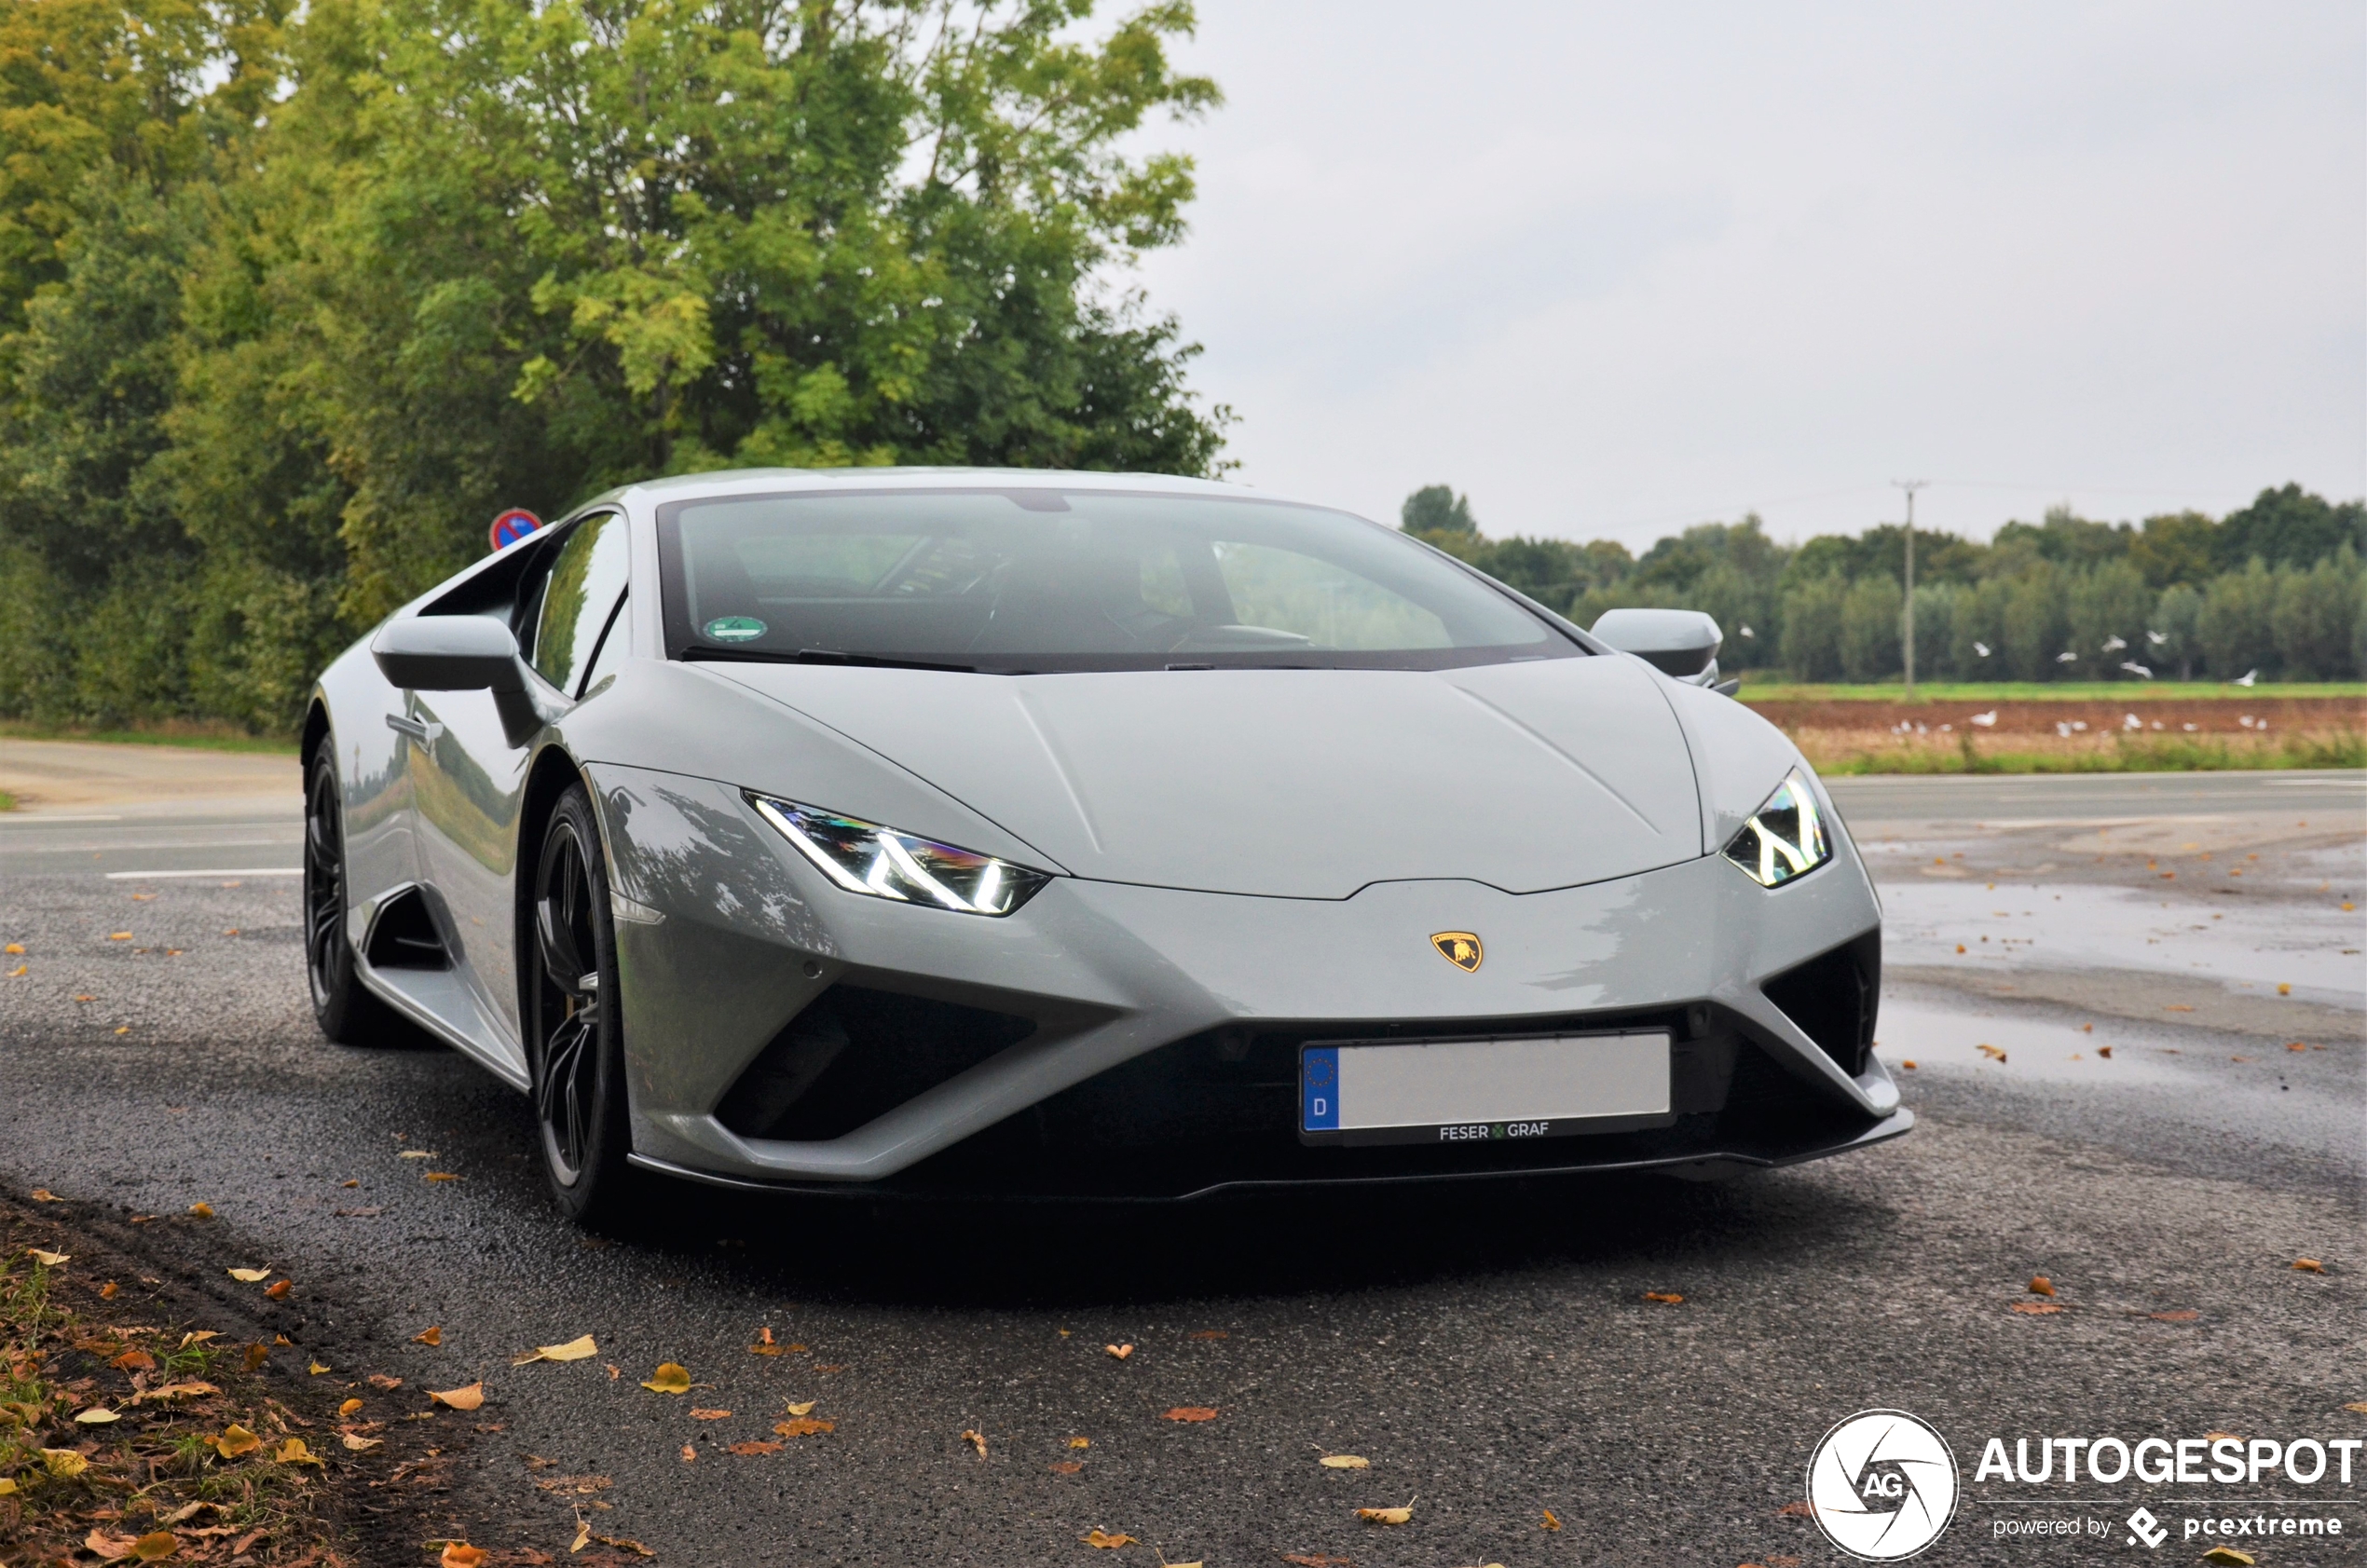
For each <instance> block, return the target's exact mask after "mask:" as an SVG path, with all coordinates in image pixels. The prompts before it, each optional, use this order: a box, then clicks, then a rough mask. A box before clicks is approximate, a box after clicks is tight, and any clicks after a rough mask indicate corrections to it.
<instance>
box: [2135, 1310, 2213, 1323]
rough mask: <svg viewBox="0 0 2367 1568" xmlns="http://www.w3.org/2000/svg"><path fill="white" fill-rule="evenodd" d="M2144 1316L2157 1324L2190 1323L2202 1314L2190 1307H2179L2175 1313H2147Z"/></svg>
mask: <svg viewBox="0 0 2367 1568" xmlns="http://www.w3.org/2000/svg"><path fill="white" fill-rule="evenodd" d="M2146 1316H2149V1317H2152V1318H2153V1319H2154V1320H2155V1322H2158V1323H2192V1322H2193V1321H2195V1319H2196V1318H2197V1317H2200V1316H2202V1314H2201V1313H2199V1312H2196V1310H2194V1308H2192V1307H2181V1308H2179V1309H2178V1310H2177V1311H2175V1312H2155V1313H2148V1314H2147V1315H2146Z"/></svg>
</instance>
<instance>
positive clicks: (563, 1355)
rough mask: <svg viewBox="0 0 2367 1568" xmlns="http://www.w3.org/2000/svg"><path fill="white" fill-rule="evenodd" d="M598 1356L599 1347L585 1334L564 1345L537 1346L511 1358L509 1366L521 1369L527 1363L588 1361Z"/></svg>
mask: <svg viewBox="0 0 2367 1568" xmlns="http://www.w3.org/2000/svg"><path fill="white" fill-rule="evenodd" d="M598 1354H600V1347H599V1346H598V1345H597V1344H595V1343H593V1340H592V1336H591V1335H589V1334H585V1335H584V1336H583V1337H582V1338H581V1339H573V1340H569V1341H568V1343H565V1344H542V1345H537V1346H535V1347H534V1348H533V1349H532V1350H529V1351H527V1353H526V1354H525V1355H523V1356H513V1357H511V1358H510V1365H512V1366H513V1367H523V1366H525V1365H526V1364H527V1362H529V1361H588V1360H590V1359H591V1358H592V1357H595V1356H597V1355H598Z"/></svg>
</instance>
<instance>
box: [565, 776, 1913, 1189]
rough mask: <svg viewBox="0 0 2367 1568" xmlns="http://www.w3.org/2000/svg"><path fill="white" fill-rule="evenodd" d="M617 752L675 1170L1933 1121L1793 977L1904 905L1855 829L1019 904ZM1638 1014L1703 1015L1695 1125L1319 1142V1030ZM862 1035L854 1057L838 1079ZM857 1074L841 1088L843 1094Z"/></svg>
mask: <svg viewBox="0 0 2367 1568" xmlns="http://www.w3.org/2000/svg"><path fill="white" fill-rule="evenodd" d="M588 771H589V772H590V773H591V775H592V777H593V781H594V784H595V798H597V800H598V802H599V804H600V809H601V815H602V818H603V828H604V831H605V832H606V833H607V835H608V838H609V862H610V866H611V867H612V882H613V887H614V890H615V893H616V894H617V914H618V921H617V936H618V954H619V965H620V969H621V975H620V978H621V980H622V983H623V985H622V989H623V1020H624V1039H625V1052H626V1065H627V1071H628V1079H629V1082H630V1084H631V1098H632V1105H633V1141H634V1148H635V1151H636V1158H637V1159H638V1160H639V1161H640V1163H642V1164H644V1165H648V1166H653V1167H656V1168H662V1169H667V1170H671V1171H674V1172H676V1173H677V1174H683V1175H689V1176H692V1177H697V1178H701V1179H711V1180H721V1181H725V1182H727V1183H733V1184H743V1183H744V1184H753V1185H766V1186H781V1185H787V1186H832V1187H839V1188H843V1187H845V1186H847V1185H848V1184H855V1185H858V1186H862V1187H866V1188H869V1189H872V1190H978V1189H979V1188H981V1187H988V1188H993V1189H997V1190H1008V1191H1030V1192H1032V1191H1045V1192H1053V1191H1070V1192H1086V1193H1097V1194H1101V1195H1110V1196H1160V1197H1174V1196H1184V1195H1190V1194H1192V1193H1201V1192H1207V1191H1212V1190H1215V1189H1218V1188H1222V1187H1229V1186H1238V1185H1244V1184H1252V1185H1255V1184H1270V1183H1321V1182H1332V1181H1343V1180H1397V1179H1453V1178H1457V1177H1476V1176H1486V1175H1495V1176H1502V1175H1512V1174H1533V1173H1537V1172H1542V1171H1559V1170H1569V1169H1585V1168H1608V1169H1617V1168H1637V1167H1649V1166H1697V1165H1701V1164H1703V1163H1712V1164H1716V1163H1724V1164H1731V1165H1744V1166H1749V1165H1778V1164H1786V1163H1789V1162H1791V1161H1794V1160H1799V1159H1804V1158H1813V1157H1815V1156H1817V1155H1821V1154H1826V1153H1834V1152H1841V1151H1843V1150H1846V1149H1851V1148H1855V1147H1859V1146H1862V1145H1863V1144H1866V1143H1868V1142H1873V1141H1878V1140H1880V1139H1884V1138H1889V1137H1895V1136H1896V1135H1897V1134H1898V1133H1901V1132H1904V1131H1906V1130H1907V1129H1908V1127H1909V1126H1910V1125H1912V1119H1911V1117H1909V1116H1908V1115H1907V1113H1906V1112H1904V1111H1900V1110H1899V1107H1898V1093H1897V1089H1896V1086H1895V1084H1892V1082H1891V1080H1890V1079H1889V1077H1888V1075H1887V1074H1886V1073H1885V1072H1884V1071H1883V1070H1882V1069H1881V1066H1880V1065H1879V1064H1878V1063H1876V1062H1875V1061H1874V1060H1873V1059H1872V1058H1871V1057H1870V1056H1869V1055H1867V1054H1866V1053H1864V1051H1863V1049H1862V1042H1860V1043H1859V1046H1858V1048H1857V1049H1855V1050H1854V1051H1853V1050H1848V1049H1840V1048H1836V1047H1835V1046H1834V1045H1833V1044H1832V1043H1830V1042H1829V1040H1828V1042H1827V1043H1826V1044H1820V1043H1819V1042H1818V1040H1817V1039H1814V1038H1812V1037H1811V1035H1810V1033H1808V1032H1804V1031H1803V1029H1801V1028H1800V1025H1799V1023H1797V1022H1795V1021H1794V1019H1793V1017H1791V1016H1787V1015H1786V1012H1785V1011H1784V1009H1782V1008H1779V1007H1778V1006H1776V1005H1775V1004H1774V1003H1773V1002H1771V1001H1770V1000H1769V998H1768V996H1767V994H1766V992H1765V991H1764V990H1763V989H1761V988H1762V986H1763V985H1764V984H1766V983H1768V982H1770V981H1771V980H1772V979H1774V978H1775V977H1776V976H1779V975H1786V974H1787V973H1797V972H1799V970H1800V966H1802V965H1803V964H1805V963H1807V962H1808V961H1811V960H1814V959H1816V958H1817V956H1818V955H1820V954H1831V953H1833V952H1835V951H1836V950H1838V949H1840V948H1844V947H1847V946H1848V945H1850V944H1852V943H1853V942H1855V943H1857V944H1858V950H1861V951H1863V950H1867V948H1866V939H1867V938H1868V934H1871V933H1875V932H1877V931H1878V928H1879V923H1880V919H1881V913H1880V909H1879V907H1878V906H1877V905H1876V903H1875V899H1874V894H1873V889H1872V886H1871V884H1870V883H1869V882H1868V879H1867V877H1866V874H1865V871H1864V868H1863V867H1862V866H1860V865H1859V863H1858V861H1857V859H1856V856H1855V852H1854V849H1853V848H1852V847H1851V846H1850V845H1849V844H1848V841H1847V839H1846V836H1845V835H1843V836H1841V837H1840V842H1839V843H1838V844H1837V846H1836V857H1835V860H1834V861H1833V863H1832V864H1830V865H1828V866H1826V867H1824V868H1823V869H1821V870H1819V871H1818V872H1816V873H1814V874H1813V875H1812V876H1810V877H1807V878H1804V879H1800V880H1799V881H1798V882H1795V883H1792V884H1790V885H1787V886H1786V887H1784V888H1781V889H1778V890H1774V891H1772V892H1771V891H1769V890H1767V889H1764V888H1761V887H1759V886H1758V884H1756V883H1754V882H1753V881H1751V880H1750V879H1748V878H1746V877H1744V875H1742V874H1741V873H1740V872H1739V871H1737V870H1736V869H1735V868H1734V867H1733V866H1729V865H1727V864H1726V863H1725V862H1724V861H1723V860H1722V859H1720V858H1718V857H1717V856H1714V855H1713V856H1707V857H1703V858H1702V859H1698V860H1694V861H1689V862H1686V863H1683V864H1680V865H1677V866H1669V867H1666V868H1663V869H1662V870H1658V871H1653V872H1648V873H1645V874H1642V875H1639V876H1635V877H1627V878H1621V879H1615V880H1612V881H1608V882H1602V883H1596V884H1592V885H1589V886H1584V887H1577V888H1566V889H1560V890H1556V891H1553V892H1548V893H1530V894H1525V895H1514V894H1509V893H1501V892H1499V891H1498V890H1496V889H1494V888H1491V887H1487V886H1485V885H1482V884H1480V883H1476V882H1469V881H1450V880H1433V881H1418V882H1394V883H1378V884H1375V885H1372V886H1368V887H1366V888H1364V889H1363V890H1361V892H1359V893H1357V894H1356V895H1355V896H1354V897H1351V898H1347V899H1341V900H1310V899H1286V898H1257V897H1242V896H1238V895H1231V894H1219V893H1191V892H1184V891H1180V890H1175V889H1168V888H1149V887H1140V886H1133V885H1129V884H1123V883H1112V882H1094V881H1086V880H1081V879H1069V878H1063V879H1059V880H1057V881H1055V882H1054V883H1053V884H1052V885H1051V886H1049V887H1047V888H1046V889H1045V890H1044V891H1043V892H1042V893H1039V894H1038V895H1037V896H1036V897H1035V898H1034V899H1033V901H1031V902H1030V903H1029V904H1028V905H1027V906H1025V907H1023V908H1021V909H1020V910H1019V911H1018V912H1017V913H1016V914H1014V915H1011V916H1009V917H1007V918H1005V919H1000V920H987V919H980V918H976V917H965V916H960V915H951V914H945V913H942V912H939V911H935V910H925V909H918V908H914V907H909V906H901V905H896V904H892V903H888V902H885V901H882V900H878V899H872V898H866V897H862V896H858V895H854V894H849V893H843V892H841V891H840V890H839V889H837V888H835V887H832V886H830V885H829V884H828V882H827V881H825V880H824V879H822V878H821V877H820V875H819V874H818V873H816V872H814V870H813V869H812V867H811V866H807V865H806V864H805V863H804V862H803V861H802V860H801V859H800V858H799V857H798V856H797V855H796V853H795V852H794V851H792V850H791V849H790V847H789V846H788V845H787V843H786V842H784V841H783V840H782V839H780V838H779V836H778V835H777V834H775V833H773V831H772V830H771V829H770V828H769V827H767V826H766V825H764V824H763V823H762V822H761V821H760V820H759V818H757V817H756V816H755V815H754V813H753V812H752V811H750V810H749V809H748V808H747V807H746V804H745V803H744V801H743V800H742V798H741V797H740V794H739V792H738V791H737V790H736V789H733V788H732V787H731V786H728V785H725V784H717V783H714V782H711V781H707V780H701V779H694V778H689V777H685V776H682V775H678V774H669V773H664V772H658V771H655V770H643V769H631V768H623V767H616V766H609V765H595V766H593V767H592V768H590V769H589V770H588ZM1440 931H1463V932H1476V933H1479V934H1481V935H1482V937H1483V939H1484V941H1485V955H1486V956H1485V961H1484V962H1483V963H1482V965H1481V967H1480V968H1479V969H1478V970H1477V971H1476V972H1475V973H1465V972H1464V971H1463V970H1461V969H1459V968H1457V966H1455V965H1454V964H1452V963H1449V962H1447V961H1444V960H1443V959H1442V958H1441V957H1440V956H1439V954H1438V953H1437V952H1436V951H1435V950H1434V949H1433V948H1432V947H1431V945H1430V934H1431V933H1433V932H1440ZM1875 962H1876V963H1877V964H1878V962H1879V960H1878V959H1876V960H1875ZM882 998H884V999H886V1000H887V1004H886V1005H884V1007H883V1004H882V1000H881V999H882ZM1868 1008H1869V1011H1868V1014H1867V1021H1868V1024H1870V1002H1869V1003H1868ZM1794 1010H1795V1012H1798V1011H1799V1008H1797V1007H1795V1009H1794ZM890 1015H894V1016H890ZM841 1017H843V1018H844V1019H850V1020H854V1022H853V1023H846V1022H842V1021H841ZM882 1017H886V1018H887V1022H886V1023H883V1024H882V1023H878V1022H877V1020H878V1019H880V1018H882ZM816 1019H820V1020H821V1021H822V1026H824V1027H822V1028H817V1027H816V1025H815V1023H814V1020H816ZM865 1019H870V1020H873V1022H872V1023H870V1024H866V1023H865V1022H863V1020H865ZM933 1019H934V1020H952V1021H953V1022H952V1024H951V1025H948V1026H946V1029H937V1030H936V1032H937V1033H945V1032H947V1029H952V1031H953V1032H956V1033H958V1032H959V1029H955V1028H954V1026H955V1025H958V1026H960V1028H965V1029H966V1028H972V1026H973V1024H974V1023H975V1021H976V1020H981V1019H986V1020H1000V1022H999V1023H996V1024H992V1025H987V1024H977V1025H976V1027H975V1029H974V1030H973V1032H975V1033H976V1034H977V1039H978V1044H977V1045H976V1047H975V1049H974V1050H973V1051H972V1052H971V1055H970V1056H969V1057H963V1056H962V1055H961V1054H960V1052H959V1050H958V1049H952V1054H951V1055H948V1054H946V1051H944V1050H939V1049H938V1047H937V1045H936V1044H934V1043H932V1044H931V1045H929V1047H928V1048H927V1050H924V1051H923V1052H922V1053H921V1054H922V1055H923V1056H924V1057H927V1058H928V1059H929V1060H930V1061H933V1062H935V1063H936V1064H937V1070H939V1071H940V1072H941V1076H930V1075H929V1074H926V1073H924V1075H923V1077H922V1078H916V1079H912V1080H910V1082H907V1083H905V1084H902V1085H901V1086H900V1087H899V1086H897V1085H896V1084H895V1083H894V1082H893V1081H892V1075H890V1078H889V1079H888V1080H882V1081H881V1082H876V1083H871V1084H869V1085H868V1087H867V1086H866V1085H865V1084H855V1085H854V1086H853V1087H852V1088H850V1087H848V1084H847V1081H848V1077H849V1074H850V1073H854V1072H858V1070H869V1067H876V1066H877V1065H878V1060H879V1059H880V1058H882V1057H884V1055H885V1052H884V1051H883V1050H880V1049H877V1048H875V1049H874V1050H873V1051H872V1052H871V1053H870V1054H869V1057H867V1055H866V1052H865V1049H864V1045H865V1043H866V1041H867V1040H869V1039H873V1038H879V1039H905V1038H917V1035H918V1034H922V1033H929V1032H930V1030H931V1029H934V1028H935V1026H934V1025H932V1024H931V1022H930V1020H933ZM914 1020H918V1021H917V1022H915V1021H914ZM1637 1025H1646V1026H1649V1027H1655V1028H1666V1029H1669V1030H1670V1032H1671V1034H1672V1035H1673V1037H1675V1039H1676V1042H1677V1044H1676V1052H1677V1057H1676V1066H1677V1091H1678V1099H1677V1103H1676V1106H1675V1108H1674V1109H1675V1110H1676V1112H1677V1114H1676V1123H1675V1125H1671V1126H1666V1127H1657V1128H1652V1129H1648V1130H1644V1131H1638V1132H1631V1133H1615V1134H1601V1135H1591V1136H1582V1137H1578V1138H1569V1139H1553V1140H1550V1141H1546V1142H1538V1143H1531V1144H1523V1145H1510V1146H1508V1145H1500V1144H1488V1143H1481V1144H1464V1145H1458V1146H1455V1147H1431V1146H1397V1147H1394V1148H1387V1149H1309V1148H1305V1147H1302V1146H1301V1145H1300V1143H1299V1141H1298V1139H1297V1137H1296V1122H1295V1114H1296V1112H1295V1105H1296V1092H1297V1091H1296V1084H1295V1081H1294V1073H1295V1063H1296V1059H1297V1057H1296V1053H1297V1048H1298V1045H1299V1044H1300V1043H1303V1042H1305V1041H1307V1040H1311V1039H1322V1038H1343V1037H1361V1038H1368V1039H1369V1038H1373V1037H1375V1036H1376V1035H1390V1034H1395V1035H1402V1036H1406V1037H1418V1036H1424V1035H1443V1034H1460V1033H1470V1032H1529V1031H1536V1032H1546V1031H1559V1030H1565V1029H1600V1028H1606V1027H1634V1026H1637ZM1816 1027H1817V1026H1816V1024H1815V1022H1814V1020H1811V1028H1812V1029H1814V1028H1816ZM867 1028H869V1029H873V1033H872V1034H871V1035H867V1034H866V1033H865V1029H867ZM998 1028H999V1029H1005V1031H1006V1032H1004V1033H1002V1034H999V1035H998V1034H996V1033H995V1032H994V1029H998ZM849 1029H853V1031H854V1032H853V1034H852V1035H850V1033H849ZM882 1029H884V1030H886V1031H887V1032H886V1033H884V1034H881V1033H879V1032H878V1031H879V1030H882ZM897 1029H902V1030H903V1033H902V1035H897V1034H896V1030H897ZM800 1031H803V1032H802V1033H800ZM831 1031H835V1032H831ZM826 1033H827V1034H828V1040H824V1039H823V1038H822V1036H823V1035H824V1034H826ZM932 1039H933V1040H934V1035H932ZM931 1053H935V1054H934V1055H932V1054H931ZM841 1059H842V1060H843V1062H844V1064H845V1065H842V1066H840V1067H839V1068H838V1070H837V1072H838V1076H837V1078H836V1079H832V1080H828V1081H825V1080H819V1079H814V1078H812V1076H811V1072H812V1071H813V1070H816V1069H814V1068H813V1066H812V1064H814V1063H815V1062H821V1063H823V1064H824V1068H823V1069H820V1070H827V1069H828V1066H829V1065H830V1064H832V1063H836V1062H840V1061H841ZM800 1063H802V1064H805V1065H802V1066H800ZM867 1064H868V1066H867ZM768 1074H769V1075H770V1077H768V1076H767V1075H768ZM800 1074H804V1075H805V1076H804V1077H802V1078H801V1077H800ZM873 1077H875V1078H877V1077H878V1074H877V1073H874V1074H873ZM805 1084H812V1085H813V1087H811V1088H810V1089H809V1088H806V1087H804V1085H805ZM751 1085H754V1088H753V1089H752V1087H751ZM833 1085H835V1087H834V1088H833V1087H832V1086H833ZM833 1093H835V1094H836V1099H835V1101H832V1095H833ZM800 1094H804V1095H806V1096H807V1099H806V1101H805V1108H804V1109H803V1110H800V1109H799V1108H798V1106H797V1105H796V1104H795V1103H793V1102H795V1101H796V1100H797V1098H798V1096H799V1095H800ZM768 1095H769V1096H770V1098H767V1097H768ZM867 1096H868V1098H867ZM785 1097H786V1098H785ZM826 1101H829V1102H832V1103H835V1104H836V1106H837V1110H836V1111H835V1112H832V1113H828V1114H826V1113H823V1112H820V1111H815V1110H814V1106H815V1105H817V1104H820V1103H822V1102H826ZM785 1106H787V1107H788V1109H787V1110H784V1109H783V1107H785ZM833 1116H835V1120H834V1119H833ZM735 1127H736V1128H738V1129H739V1130H736V1131H735V1130H734V1128H735ZM784 1134H786V1136H784Z"/></svg>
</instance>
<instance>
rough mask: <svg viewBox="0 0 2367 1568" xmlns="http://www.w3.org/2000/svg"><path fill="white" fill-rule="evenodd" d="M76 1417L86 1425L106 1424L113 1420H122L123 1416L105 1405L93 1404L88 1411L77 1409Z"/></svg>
mask: <svg viewBox="0 0 2367 1568" xmlns="http://www.w3.org/2000/svg"><path fill="white" fill-rule="evenodd" d="M74 1419H75V1421H76V1422H78V1423H79V1424H81V1425H85V1426H104V1425H107V1423H109V1422H111V1421H121V1420H122V1419H123V1417H121V1416H119V1415H117V1414H116V1412H115V1411H111V1410H109V1409H107V1407H106V1406H104V1405H92V1406H91V1407H90V1408H89V1410H87V1411H75V1412H74Z"/></svg>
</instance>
